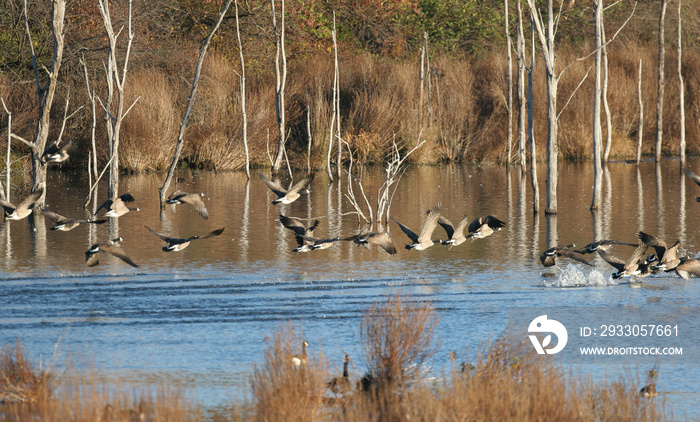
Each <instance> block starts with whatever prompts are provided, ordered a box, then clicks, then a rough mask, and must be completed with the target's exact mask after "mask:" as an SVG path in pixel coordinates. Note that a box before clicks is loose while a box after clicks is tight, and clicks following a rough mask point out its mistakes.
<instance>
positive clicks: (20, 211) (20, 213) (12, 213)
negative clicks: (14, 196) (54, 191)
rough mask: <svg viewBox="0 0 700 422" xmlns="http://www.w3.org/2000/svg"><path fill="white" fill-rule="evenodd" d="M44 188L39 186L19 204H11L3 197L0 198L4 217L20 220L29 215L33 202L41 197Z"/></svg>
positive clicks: (32, 208)
mask: <svg viewBox="0 0 700 422" xmlns="http://www.w3.org/2000/svg"><path fill="white" fill-rule="evenodd" d="M43 193H44V188H43V187H39V189H37V190H36V191H34V192H33V193H31V194H30V195H29V196H27V197H26V198H24V201H22V202H21V203H20V204H19V205H13V204H11V203H9V202H8V201H6V200H4V199H0V206H1V207H2V208H3V209H4V211H5V218H7V219H8V220H21V219H23V218H26V217H27V216H29V214H31V213H32V211H33V210H34V204H35V203H36V201H38V200H39V198H41V195H43Z"/></svg>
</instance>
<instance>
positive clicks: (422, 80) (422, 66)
mask: <svg viewBox="0 0 700 422" xmlns="http://www.w3.org/2000/svg"><path fill="white" fill-rule="evenodd" d="M418 79H419V80H420V97H419V103H418V116H419V122H420V127H421V128H422V127H423V86H424V85H425V48H424V47H421V48H420V72H419V74H418Z"/></svg>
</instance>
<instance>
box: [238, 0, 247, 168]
mask: <svg viewBox="0 0 700 422" xmlns="http://www.w3.org/2000/svg"><path fill="white" fill-rule="evenodd" d="M235 6H236V35H237V37H238V52H239V53H240V56H241V75H240V78H239V79H240V84H241V120H242V122H243V151H244V153H245V175H246V176H247V177H248V180H250V154H249V152H248V116H247V115H246V107H245V60H244V58H243V44H242V43H241V26H240V24H239V22H238V1H236V3H235Z"/></svg>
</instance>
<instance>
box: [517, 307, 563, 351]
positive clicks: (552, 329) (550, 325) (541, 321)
mask: <svg viewBox="0 0 700 422" xmlns="http://www.w3.org/2000/svg"><path fill="white" fill-rule="evenodd" d="M527 331H528V332H529V333H554V334H555V335H556V336H557V345H556V346H555V347H553V348H551V349H547V348H546V347H547V346H549V344H550V343H551V342H552V334H549V335H548V336H546V337H545V338H544V339H543V340H542V343H541V344H540V341H539V339H538V338H537V336H536V335H533V334H529V335H528V337H530V341H531V342H532V345H533V346H535V350H537V353H538V354H540V355H544V354H545V353H547V354H548V355H553V354H555V353H559V352H561V351H562V349H563V348H564V346H566V341H567V340H568V339H569V334H568V333H567V332H566V327H564V325H563V324H562V323H561V322H559V321H556V320H553V319H547V315H540V316H538V317H537V318H535V319H533V320H532V322H531V323H530V326H529V327H528V329H527Z"/></svg>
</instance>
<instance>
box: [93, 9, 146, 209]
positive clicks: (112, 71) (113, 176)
mask: <svg viewBox="0 0 700 422" xmlns="http://www.w3.org/2000/svg"><path fill="white" fill-rule="evenodd" d="M131 4H132V0H129V15H128V26H127V39H126V51H125V52H124V63H123V65H122V69H121V73H120V70H119V65H118V61H117V37H118V36H119V34H120V33H121V31H119V33H117V34H115V33H114V27H113V25H112V17H111V15H110V12H109V3H108V2H107V0H98V8H99V9H100V15H101V16H102V21H103V23H104V28H105V32H106V33H107V40H108V42H109V59H108V62H107V69H106V71H107V75H106V76H107V79H108V84H109V85H110V89H109V98H108V99H107V101H106V103H107V106H105V107H104V109H105V122H106V123H107V134H108V137H109V155H110V159H111V160H112V164H110V169H109V174H108V183H109V188H108V191H109V197H110V198H113V197H116V196H117V195H118V192H119V136H120V131H121V126H122V122H123V120H124V117H125V116H126V114H127V113H128V112H129V110H131V107H133V105H134V104H135V103H136V101H138V99H137V100H136V101H134V104H132V105H131V107H129V109H127V110H126V111H124V101H125V98H124V85H125V83H126V74H127V70H128V67H129V56H130V55H131V44H132V42H133V39H134V32H133V31H132V29H131ZM111 81H113V83H114V84H115V85H116V88H117V90H116V100H117V105H116V109H112V107H110V105H111V104H112V101H113V100H114V99H115V98H114V97H113V95H114V90H113V85H111V84H112V82H111Z"/></svg>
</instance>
